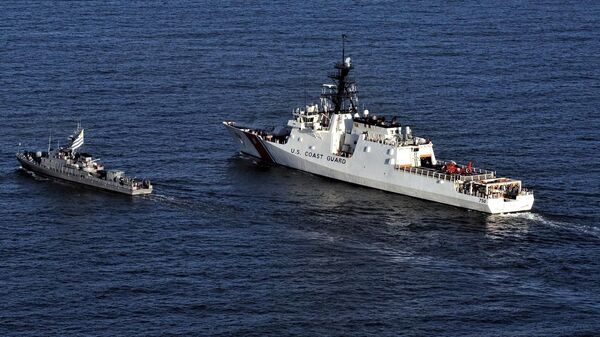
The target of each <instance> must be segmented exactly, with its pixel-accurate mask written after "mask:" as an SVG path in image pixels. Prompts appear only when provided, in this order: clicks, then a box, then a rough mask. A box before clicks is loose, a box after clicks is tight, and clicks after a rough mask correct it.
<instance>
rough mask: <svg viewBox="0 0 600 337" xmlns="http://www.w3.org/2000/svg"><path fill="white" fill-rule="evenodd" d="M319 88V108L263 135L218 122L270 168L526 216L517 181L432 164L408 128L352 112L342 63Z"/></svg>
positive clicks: (347, 63)
mask: <svg viewBox="0 0 600 337" xmlns="http://www.w3.org/2000/svg"><path fill="white" fill-rule="evenodd" d="M335 69H336V71H335V72H334V73H333V74H331V75H330V76H329V77H330V78H331V79H332V80H333V82H334V83H332V84H323V87H322V91H321V102H320V104H319V105H317V104H315V105H306V106H305V107H304V108H302V109H300V108H298V109H295V110H294V111H293V113H292V115H293V119H291V120H289V121H288V124H287V126H285V127H282V128H278V129H274V130H264V129H256V128H249V127H243V126H239V125H237V124H236V123H234V122H230V121H227V122H223V124H224V125H225V126H226V127H227V129H228V130H229V131H230V132H231V134H232V135H233V137H234V138H235V140H236V141H237V143H238V145H239V148H240V150H241V152H242V153H244V154H247V155H250V156H254V157H258V158H261V159H262V160H264V161H266V162H270V163H276V164H279V165H283V166H287V167H291V168H295V169H298V170H302V171H306V172H310V173H313V174H317V175H320V176H324V177H329V178H333V179H338V180H342V181H347V182H350V183H354V184H358V185H363V186H368V187H372V188H377V189H381V190H385V191H389V192H394V193H399V194H405V195H409V196H412V197H417V198H421V199H426V200H431V201H436V202H440V203H443V204H448V205H453V206H458V207H463V208H468V209H472V210H477V211H481V212H486V213H507V212H519V211H528V210H530V209H531V207H532V205H533V199H534V198H533V193H532V192H531V191H528V190H526V189H525V188H523V187H522V185H521V181H520V180H513V179H509V178H502V177H498V176H496V173H495V172H494V171H488V170H482V169H479V168H474V167H473V166H472V165H471V163H470V162H469V163H468V164H467V165H458V164H456V163H455V162H453V161H440V160H437V159H436V158H435V155H434V152H433V144H432V142H431V141H430V140H427V139H425V138H420V137H416V136H414V135H413V134H412V132H411V129H410V127H409V126H402V125H400V123H399V122H398V121H397V120H396V119H395V118H393V119H391V120H390V121H386V120H385V118H377V117H376V116H372V115H370V114H369V111H368V110H364V111H363V113H362V115H360V114H359V113H358V98H357V90H356V84H355V82H353V81H352V80H351V79H350V78H349V77H348V74H349V72H350V70H351V69H352V61H351V59H350V57H345V56H344V55H343V54H342V62H340V63H337V64H336V65H335Z"/></svg>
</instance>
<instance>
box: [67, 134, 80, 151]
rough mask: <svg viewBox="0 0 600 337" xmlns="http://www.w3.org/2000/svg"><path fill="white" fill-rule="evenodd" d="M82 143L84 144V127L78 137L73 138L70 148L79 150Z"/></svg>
mask: <svg viewBox="0 0 600 337" xmlns="http://www.w3.org/2000/svg"><path fill="white" fill-rule="evenodd" d="M82 145H83V129H81V131H80V132H79V135H78V136H77V137H75V139H73V141H72V142H71V145H70V146H69V149H71V150H77V149H78V148H80V147H81V146H82Z"/></svg>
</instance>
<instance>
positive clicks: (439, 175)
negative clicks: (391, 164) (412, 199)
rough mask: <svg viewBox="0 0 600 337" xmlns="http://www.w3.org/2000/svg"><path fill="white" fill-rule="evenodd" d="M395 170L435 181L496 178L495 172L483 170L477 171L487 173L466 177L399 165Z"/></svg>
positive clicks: (464, 175)
mask: <svg viewBox="0 0 600 337" xmlns="http://www.w3.org/2000/svg"><path fill="white" fill-rule="evenodd" d="M395 168H396V169H397V170H402V171H405V172H410V173H413V174H418V175H422V176H426V177H431V178H434V179H443V180H448V181H455V180H460V181H473V180H475V181H478V180H484V179H493V178H495V177H496V173H495V172H493V171H486V170H481V169H477V170H479V172H485V173H480V174H469V175H466V174H450V173H441V172H436V171H433V170H431V169H424V168H419V167H402V166H399V165H396V166H395ZM474 170H475V169H474Z"/></svg>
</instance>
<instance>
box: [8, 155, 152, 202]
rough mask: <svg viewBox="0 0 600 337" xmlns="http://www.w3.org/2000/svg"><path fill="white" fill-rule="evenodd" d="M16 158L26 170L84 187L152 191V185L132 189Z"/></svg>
mask: <svg viewBox="0 0 600 337" xmlns="http://www.w3.org/2000/svg"><path fill="white" fill-rule="evenodd" d="M17 160H18V161H19V163H20V164H21V167H22V168H24V169H25V170H27V171H31V172H34V173H36V174H39V175H41V176H45V177H49V178H53V179H60V180H63V181H67V182H70V183H74V184H79V185H83V186H86V187H90V188H94V189H100V190H105V191H110V192H116V193H121V194H127V195H143V194H150V193H152V187H150V188H142V189H132V188H130V187H128V186H124V185H120V184H118V183H113V182H108V181H105V180H102V179H98V178H94V177H90V176H87V177H86V176H85V173H86V172H82V173H80V174H66V173H63V172H60V171H57V170H54V169H51V168H47V167H44V166H42V165H39V164H36V163H35V162H31V161H28V160H27V159H25V158H22V157H21V156H19V155H17Z"/></svg>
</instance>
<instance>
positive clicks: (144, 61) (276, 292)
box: [0, 0, 600, 336]
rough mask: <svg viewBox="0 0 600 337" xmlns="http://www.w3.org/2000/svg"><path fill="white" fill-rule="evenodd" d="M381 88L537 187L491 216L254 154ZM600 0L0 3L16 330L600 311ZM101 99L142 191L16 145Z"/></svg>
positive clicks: (6, 247)
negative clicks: (325, 104) (293, 119)
mask: <svg viewBox="0 0 600 337" xmlns="http://www.w3.org/2000/svg"><path fill="white" fill-rule="evenodd" d="M342 33H345V34H347V35H348V37H349V42H348V43H347V49H346V50H347V53H348V54H349V55H351V56H352V57H353V60H354V65H355V71H354V77H355V78H356V80H357V82H358V86H359V90H360V98H361V105H362V104H365V107H367V108H368V109H369V110H370V111H371V112H372V113H375V114H378V115H387V116H393V115H396V116H399V118H400V121H401V122H402V123H404V124H410V125H412V127H413V131H414V133H415V134H417V135H420V136H424V137H428V138H431V139H432V140H433V142H434V144H435V148H436V153H437V156H438V157H439V158H444V159H454V160H457V161H461V162H466V161H473V162H474V163H475V165H476V166H480V167H484V168H491V169H495V170H497V171H498V173H499V174H503V175H507V176H510V177H516V178H520V179H522V180H523V181H524V183H525V185H527V186H529V187H530V188H532V189H533V190H534V191H535V195H536V202H535V205H534V208H533V210H532V211H531V212H527V213H521V214H511V215H485V214H481V213H477V212H472V211H467V210H462V209H458V208H454V207H450V206H445V205H440V204H436V203H432V202H427V201H422V200H417V199H412V198H408V197H404V196H400V195H394V194H390V193H385V192H381V191H377V190H372V189H367V188H362V187H357V186H353V185H348V184H345V183H341V182H336V181H332V180H328V179H324V178H320V177H315V176H312V175H309V174H305V173H302V172H297V171H293V170H289V169H286V168H280V167H266V166H264V165H261V164H260V163H257V162H256V161H255V160H253V159H249V158H245V157H242V156H240V155H238V154H237V153H236V148H235V146H236V144H235V143H234V142H233V141H232V140H231V139H230V136H229V135H228V133H227V132H226V130H225V129H224V128H223V127H222V125H221V124H220V123H221V121H223V120H236V121H239V122H241V123H244V124H250V125H254V126H263V127H269V126H272V125H279V124H283V123H285V122H286V120H287V119H288V118H289V116H290V111H291V109H292V108H294V107H296V106H300V105H302V104H304V103H305V102H306V101H311V100H313V101H315V100H316V98H317V97H318V94H319V87H320V85H321V83H325V82H327V78H326V75H327V73H328V72H329V71H330V70H332V66H333V64H334V62H335V61H337V60H338V59H339V58H340V54H341V50H340V49H341V39H340V36H341V34H342ZM599 65H600V4H599V3H598V2H596V1H579V2H575V3H563V2H559V1H546V2H545V1H540V2H535V3H521V2H512V1H508V2H503V3H494V2H490V3H480V2H421V1H417V2H396V1H371V2H354V1H350V2H347V3H340V2H334V1H333V2H332V1H315V2H298V3H295V2H285V1H274V2H264V3H262V2H245V1H200V2H193V1H126V2H125V1H123V2H122V1H29V0H24V1H3V2H1V3H0V121H1V124H0V303H2V305H0V335H2V336H71V335H73V336H138V335H139V336H163V335H168V336H175V335H179V336H196V335H198V336H200V335H211V336H320V335H323V336H430V335H436V336H437V335H439V336H596V335H600V320H599V317H600V215H599V213H600V156H599V153H600V132H599V128H600V112H599V109H600V67H599ZM79 121H81V123H82V124H83V126H84V127H85V128H86V150H87V151H88V152H91V153H93V154H94V155H95V156H96V157H99V158H101V159H102V161H103V162H104V163H105V164H106V165H107V166H109V167H112V168H121V169H124V170H125V171H126V172H128V173H129V174H131V175H134V176H137V177H148V178H150V179H151V180H152V181H153V183H154V185H155V193H154V194H153V195H151V196H148V197H136V198H130V197H124V196H119V195H114V194H110V193H104V192H98V191H93V190H88V189H84V188H80V187H74V186H71V185H68V184H62V183H57V182H53V181H50V180H46V179H42V178H39V177H32V176H30V175H29V174H27V173H24V172H22V171H20V170H19V165H18V163H17V161H16V160H15V158H14V153H15V152H16V151H17V150H18V148H19V146H18V144H19V143H22V147H23V148H29V149H43V148H45V147H46V146H47V139H48V136H49V135H50V134H52V135H53V139H54V141H56V140H59V141H61V142H63V144H64V143H65V142H66V136H67V135H69V134H70V132H71V131H72V130H73V129H74V128H75V126H76V124H77V122H79Z"/></svg>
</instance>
